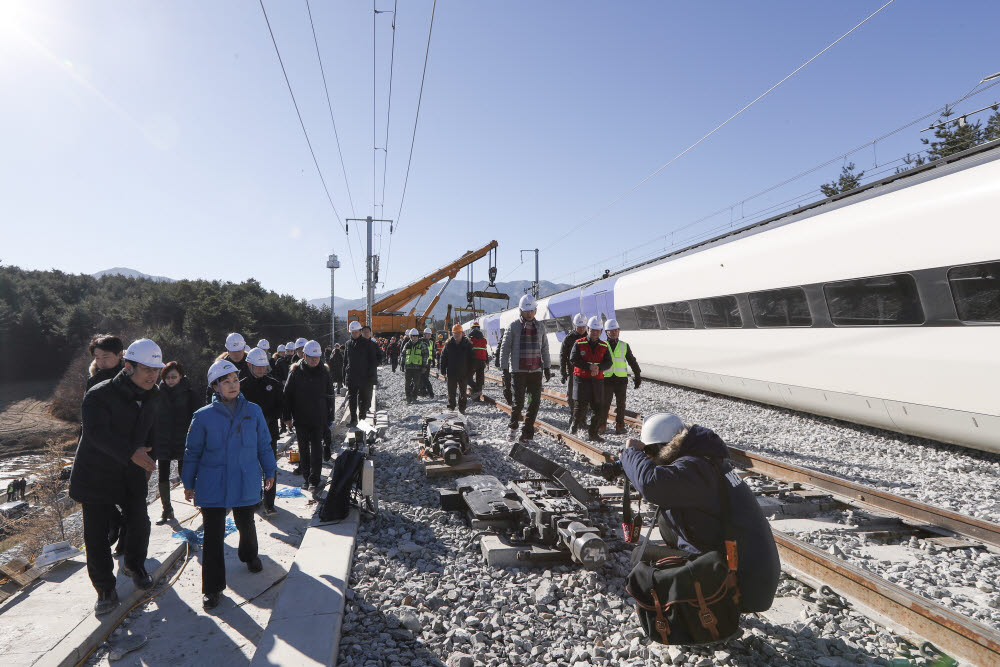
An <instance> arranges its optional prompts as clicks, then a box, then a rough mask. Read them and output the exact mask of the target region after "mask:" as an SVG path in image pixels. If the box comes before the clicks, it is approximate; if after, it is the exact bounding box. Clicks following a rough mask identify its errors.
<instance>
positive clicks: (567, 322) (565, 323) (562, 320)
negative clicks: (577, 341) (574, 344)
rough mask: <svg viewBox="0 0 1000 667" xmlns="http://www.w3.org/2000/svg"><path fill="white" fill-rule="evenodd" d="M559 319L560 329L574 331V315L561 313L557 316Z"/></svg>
mask: <svg viewBox="0 0 1000 667" xmlns="http://www.w3.org/2000/svg"><path fill="white" fill-rule="evenodd" d="M556 319H557V320H558V321H559V330H560V331H567V332H569V331H572V330H573V316H572V315H561V316H559V317H557V318H556Z"/></svg>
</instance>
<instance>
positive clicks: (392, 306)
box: [347, 241, 498, 333]
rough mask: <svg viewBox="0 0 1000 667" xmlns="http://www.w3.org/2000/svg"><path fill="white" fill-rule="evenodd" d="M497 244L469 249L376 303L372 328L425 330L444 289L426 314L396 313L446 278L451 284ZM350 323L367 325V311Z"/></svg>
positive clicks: (356, 314) (349, 316)
mask: <svg viewBox="0 0 1000 667" xmlns="http://www.w3.org/2000/svg"><path fill="white" fill-rule="evenodd" d="M497 245H498V244H497V242H496V241H490V242H489V243H487V244H486V245H484V246H483V247H482V248H479V249H478V250H469V251H466V252H465V253H463V254H462V256H461V257H459V258H458V259H456V260H455V261H453V262H450V263H449V264H446V265H444V266H442V267H441V268H439V269H437V270H436V271H434V272H432V273H429V274H428V275H426V276H424V277H423V278H420V279H418V280H415V281H414V282H412V283H410V284H409V285H407V286H406V287H403V288H402V289H399V290H397V291H395V292H393V293H392V294H388V295H386V296H384V297H382V298H381V299H379V300H378V301H376V302H375V303H373V304H372V320H373V321H372V323H371V324H372V329H373V330H374V331H375V332H376V333H386V332H390V331H392V332H395V331H403V330H404V329H408V328H413V327H417V328H419V327H422V326H423V325H424V322H425V320H426V319H427V318H428V317H429V316H430V312H431V310H433V308H434V306H435V305H436V304H437V302H438V299H440V297H441V292H443V291H444V290H443V289H442V290H441V291H440V292H438V295H437V296H436V297H434V299H433V300H432V301H431V305H430V306H429V307H428V308H427V309H426V310H425V311H424V313H423V314H422V315H414V312H415V310H416V306H415V305H414V308H413V309H411V310H410V312H409V313H408V314H406V315H402V314H393V313H394V312H396V311H400V310H402V307H403V306H405V305H406V304H407V303H409V302H410V301H412V300H413V299H414V298H416V297H421V296H423V295H424V294H426V293H427V291H428V290H429V289H430V288H431V286H432V285H434V284H435V283H437V282H439V281H440V280H441V279H443V278H447V279H448V280H449V281H451V280H452V279H454V278H455V276H456V275H458V272H459V270H460V269H462V268H464V267H466V266H468V265H469V264H472V263H473V262H475V261H476V260H477V259H482V258H483V257H485V256H486V255H488V254H489V253H490V251H491V250H493V249H495V248H496V247H497ZM347 319H348V321H358V322H362V323H364V321H365V311H364V310H351V311H349V312H348V313H347Z"/></svg>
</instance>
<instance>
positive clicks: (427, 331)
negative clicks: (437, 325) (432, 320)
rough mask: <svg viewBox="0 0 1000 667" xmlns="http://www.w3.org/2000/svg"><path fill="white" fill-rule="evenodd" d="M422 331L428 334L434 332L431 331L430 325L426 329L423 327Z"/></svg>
mask: <svg viewBox="0 0 1000 667" xmlns="http://www.w3.org/2000/svg"><path fill="white" fill-rule="evenodd" d="M424 333H429V334H432V333H434V332H433V331H431V328H430V327H427V328H426V329H424Z"/></svg>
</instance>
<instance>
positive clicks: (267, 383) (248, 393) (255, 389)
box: [240, 373, 285, 431]
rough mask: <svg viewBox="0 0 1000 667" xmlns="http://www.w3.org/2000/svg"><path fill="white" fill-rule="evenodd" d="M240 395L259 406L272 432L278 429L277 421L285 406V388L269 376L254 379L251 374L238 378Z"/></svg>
mask: <svg viewBox="0 0 1000 667" xmlns="http://www.w3.org/2000/svg"><path fill="white" fill-rule="evenodd" d="M240 393H242V394H243V397H244V398H245V399H247V400H248V401H250V402H251V403H256V404H257V405H259V406H260V409H261V412H263V413H264V419H266V420H267V426H268V428H270V429H271V430H272V431H273V430H274V429H276V428H277V427H278V419H280V418H281V411H282V410H283V409H284V405H285V400H284V399H285V388H284V387H283V386H282V384H281V383H280V382H278V380H277V379H276V378H274V377H272V376H271V375H264V377H259V378H258V377H254V376H253V373H251V374H250V375H248V376H246V377H242V378H240Z"/></svg>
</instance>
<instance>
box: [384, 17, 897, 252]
mask: <svg viewBox="0 0 1000 667" xmlns="http://www.w3.org/2000/svg"><path fill="white" fill-rule="evenodd" d="M895 1H896V0H889V1H888V2H886V3H885V4H884V5H882V6H881V7H879V8H878V9H876V10H875V11H874V12H872V13H871V14H869V15H868V16H866V17H865V18H864V20H862V21H861V22H860V23H858V24H857V25H856V26H854V27H853V28H851V29H850V30H848V31H847V32H845V33H844V34H843V35H841V36H840V37H838V38H837V39H835V40H834V41H833V42H831V43H830V44H829V45H828V46H827V47H826V48H824V49H823V50H822V51H820V52H819V53H817V54H816V55H814V56H813V57H812V58H810V59H809V60H807V61H805V62H804V63H802V64H801V65H799V66H798V67H796V68H795V69H794V70H792V71H791V72H790V73H789V74H788V75H786V76H785V77H784V78H783V79H781V81H778V83H776V84H774V85H773V86H771V87H770V88H768V89H767V90H765V91H764V92H763V93H761V94H760V95H758V96H757V97H755V98H754V99H753V100H752V101H750V102H749V103H748V104H746V105H745V106H743V108H741V109H740V110H739V111H737V112H736V113H734V114H733V115H732V116H730V117H729V118H727V119H726V120H724V121H722V122H721V123H719V124H718V125H716V126H715V127H714V128H712V130H711V131H710V132H708V133H707V134H705V135H704V136H702V137H701V138H700V139H698V141H696V142H694V143H693V144H691V145H690V146H688V147H687V148H685V149H684V150H682V151H681V152H680V153H678V154H677V155H675V156H674V157H672V158H671V159H670V160H668V161H667V162H666V163H664V164H663V165H661V166H660V167H659V168H658V169H656V170H655V171H653V172H652V173H651V174H649V175H648V176H646V177H645V178H643V179H642V180H641V181H639V182H638V183H636V184H635V185H633V186H632V187H631V188H629V189H628V190H626V191H625V192H623V193H621V194H620V195H618V196H617V197H615V198H614V199H613V200H612V201H610V202H609V203H607V204H606V205H604V206H603V207H602V208H600V209H599V210H598V211H597V212H596V213H593V214H592V215H590V216H588V217H587V218H586V219H585V220H584V221H583V222H582V223H580V224H584V225H585V224H587V223H589V222H591V221H592V220H594V218H596V217H598V216H599V215H601V214H602V213H604V212H605V211H607V210H608V209H609V208H611V207H612V206H614V205H615V204H617V203H618V202H620V201H621V200H622V199H624V198H625V197H627V196H629V195H630V194H632V193H633V192H635V191H636V190H638V189H639V188H640V187H642V186H643V185H644V184H645V183H646V182H647V181H649V180H650V179H651V178H653V177H654V176H656V175H657V174H659V173H660V172H661V171H663V170H664V169H666V168H667V167H669V166H670V165H672V164H673V163H674V162H676V161H677V160H679V159H680V158H682V157H684V156H685V155H686V154H687V153H689V152H690V151H691V150H693V149H694V148H695V147H696V146H698V144H700V143H701V142H703V141H705V140H706V139H708V138H709V137H710V136H712V135H713V134H715V133H716V132H718V131H719V130H721V129H722V128H723V127H725V126H726V125H728V124H729V122H730V121H732V120H734V119H735V118H737V117H738V116H740V115H741V114H742V113H743V112H744V111H746V110H747V109H749V108H750V107H752V106H753V105H754V104H756V103H757V102H759V101H760V100H762V99H763V98H764V97H766V96H767V95H768V94H769V93H771V92H772V91H773V90H774V89H775V88H777V87H778V86H780V85H781V84H783V83H784V82H785V81H787V80H788V79H790V78H791V77H793V76H794V75H795V74H797V73H798V72H800V71H801V70H802V69H804V68H805V67H806V66H807V65H808V64H809V63H811V62H812V61H814V60H816V59H817V58H819V57H820V56H821V55H823V54H824V53H826V52H827V51H829V50H830V49H832V48H833V47H834V46H836V45H837V44H838V43H840V42H841V41H842V40H843V39H845V38H846V37H847V36H848V35H850V34H851V33H853V32H854V31H855V30H857V29H858V28H860V27H861V26H863V25H864V24H865V23H867V22H868V21H869V20H870V19H872V18H873V17H874V16H875V15H876V14H878V13H879V12H881V11H882V10H883V9H885V8H886V7H888V6H889V5H891V4H892V3H893V2H895ZM397 217H398V216H397ZM579 226H580V225H571V226H570V228H569V231H567V232H566V233H565V234H563V235H561V236H559V237H558V238H557V239H555V240H554V241H552V243H550V244H549V245H547V246H546V247H545V248H544V250H548V249H549V248H551V247H552V246H554V245H556V244H557V243H559V242H560V241H562V240H563V239H564V238H566V237H567V236H569V235H570V234H572V233H573V232H574V231H576V230H577V229H578V228H579Z"/></svg>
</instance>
